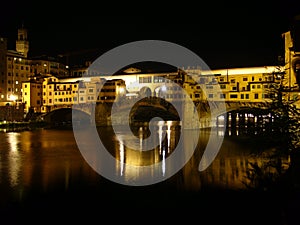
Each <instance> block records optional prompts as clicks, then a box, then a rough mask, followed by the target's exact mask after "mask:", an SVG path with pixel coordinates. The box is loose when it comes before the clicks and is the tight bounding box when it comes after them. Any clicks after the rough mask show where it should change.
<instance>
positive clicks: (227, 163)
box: [0, 123, 266, 201]
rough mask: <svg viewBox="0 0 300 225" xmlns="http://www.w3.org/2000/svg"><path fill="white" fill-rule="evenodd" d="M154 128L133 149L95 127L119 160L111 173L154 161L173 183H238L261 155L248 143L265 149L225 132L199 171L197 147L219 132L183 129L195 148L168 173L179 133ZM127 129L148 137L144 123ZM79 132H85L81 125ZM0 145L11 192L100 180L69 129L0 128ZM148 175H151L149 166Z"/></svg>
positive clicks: (1, 174)
mask: <svg viewBox="0 0 300 225" xmlns="http://www.w3.org/2000/svg"><path fill="white" fill-rule="evenodd" d="M154 131H155V134H154V135H153V137H152V138H154V139H156V140H157V143H159V145H158V146H157V147H156V148H154V149H152V150H148V151H139V150H135V149H130V148H129V147H128V146H127V145H126V142H128V134H126V133H122V132H121V131H120V133H118V135H119V136H118V138H117V137H116V134H114V131H113V129H112V128H109V127H102V128H101V129H100V128H99V137H100V138H101V140H102V141H103V143H104V145H105V147H106V149H107V151H108V152H109V153H110V154H111V156H113V157H114V158H115V159H116V160H117V161H118V162H119V163H115V164H114V165H113V166H114V171H116V173H117V174H116V175H117V176H119V177H122V178H123V179H132V178H134V177H139V176H144V174H143V171H141V170H137V169H134V167H128V166H127V165H132V166H136V167H138V168H140V167H143V166H147V165H152V164H155V163H159V164H158V165H159V169H158V170H157V171H159V176H161V177H164V178H166V180H165V182H166V183H167V184H169V185H171V186H172V187H174V188H176V189H180V190H194V191H195V190H196V191H200V190H202V189H203V188H207V187H222V188H228V189H243V188H245V185H244V184H243V182H246V177H245V174H246V171H247V169H248V166H249V165H248V162H249V161H252V162H253V161H257V162H260V161H261V160H262V159H261V158H259V157H254V156H251V155H250V153H251V152H252V150H253V148H256V149H257V150H261V151H265V150H266V147H264V146H263V145H261V146H259V145H256V146H252V145H250V144H247V142H242V141H241V139H240V138H242V137H241V136H236V135H233V136H225V138H224V141H223V143H222V146H221V148H220V151H219V152H218V154H217V156H216V158H215V159H214V160H213V162H212V163H211V164H210V165H209V166H208V168H207V169H206V170H204V171H201V172H200V171H199V170H198V166H199V162H200V160H201V159H203V160H206V159H205V158H203V152H204V151H205V148H206V146H207V143H208V140H209V137H210V135H211V134H212V133H213V134H214V135H216V136H220V137H223V135H224V132H223V131H222V130H221V131H220V130H218V129H207V130H201V132H200V134H199V136H197V137H193V135H192V131H191V132H190V133H189V132H184V135H183V137H182V143H181V144H182V146H183V147H182V148H183V149H188V148H191V147H193V146H194V143H197V145H196V150H195V151H194V153H193V155H192V157H191V158H189V157H188V156H185V155H183V158H182V161H183V162H184V161H185V160H187V159H189V160H187V163H186V164H185V165H184V167H183V168H182V169H181V170H179V171H178V172H177V173H176V174H175V175H174V176H171V177H169V175H170V174H168V171H171V170H172V169H174V164H176V163H178V162H172V161H168V160H169V159H170V156H171V155H172V154H173V151H174V149H175V148H176V146H178V144H179V143H180V140H181V139H180V135H182V134H181V133H180V129H178V128H177V127H176V126H174V124H173V125H172V124H168V123H164V124H161V125H159V126H158V127H157V128H156V129H154ZM133 133H134V134H135V135H136V136H137V137H139V138H137V139H136V141H138V142H142V145H144V144H145V142H147V141H149V140H147V139H146V137H148V136H149V129H147V128H146V127H142V128H137V129H136V130H134V131H133ZM82 134H83V135H84V134H85V130H82ZM191 137H192V139H191ZM186 140H188V141H186ZM90 141H91V140H90V139H89V137H86V143H85V144H86V145H87V146H88V145H89V142H90ZM0 147H1V151H0V182H1V190H2V191H3V190H5V192H6V193H12V195H15V193H17V195H18V196H19V193H23V194H22V196H23V195H26V193H27V192H31V191H32V190H39V191H42V192H45V193H48V192H51V191H53V190H65V191H68V190H70V189H72V188H76V185H78V184H80V185H82V186H85V185H101V183H102V182H104V180H105V179H103V177H102V176H100V175H99V174H98V173H97V172H96V171H95V170H93V167H91V165H89V164H88V163H87V162H86V160H85V159H84V157H83V156H82V155H81V152H80V151H79V149H78V146H77V144H76V141H75V139H74V135H73V131H72V130H47V129H39V130H35V131H22V132H9V133H5V132H0ZM184 157H186V158H184ZM95 163H98V162H97V161H95ZM151 176H153V177H155V176H157V174H155V171H154V170H153V171H152V172H151ZM167 178H168V179H167ZM99 182H100V183H99ZM116 185H117V184H116ZM1 194H2V195H3V193H1ZM8 196H9V195H8ZM2 201H4V200H2Z"/></svg>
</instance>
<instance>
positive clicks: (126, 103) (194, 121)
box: [44, 97, 267, 129]
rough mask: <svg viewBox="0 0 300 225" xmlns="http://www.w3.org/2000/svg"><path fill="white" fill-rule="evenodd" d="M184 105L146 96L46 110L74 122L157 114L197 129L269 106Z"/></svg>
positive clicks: (55, 118) (134, 119)
mask: <svg viewBox="0 0 300 225" xmlns="http://www.w3.org/2000/svg"><path fill="white" fill-rule="evenodd" d="M175 104H176V103H175ZM180 106H181V109H179V110H182V111H181V112H177V109H178V107H177V108H176V107H174V106H173V103H172V102H167V101H165V100H164V99H162V98H155V97H150V98H145V99H144V100H143V101H138V102H136V101H134V100H123V101H122V102H116V103H114V104H112V103H100V102H97V103H85V104H76V105H73V106H72V107H70V106H69V107H66V106H65V107H60V108H56V109H54V110H52V111H51V112H49V113H47V114H45V115H44V120H45V121H46V122H49V123H62V122H67V123H71V122H72V119H73V122H74V121H78V122H81V123H93V124H96V125H98V126H107V125H111V124H112V118H113V119H114V122H113V123H114V124H118V125H124V124H128V123H131V124H132V123H133V124H134V123H140V122H142V121H144V122H145V121H146V122H147V121H150V119H151V118H153V117H160V118H162V119H164V120H178V121H180V120H182V122H183V124H182V125H183V127H184V128H186V129H196V128H199V127H200V128H207V127H215V126H217V125H218V123H219V121H218V120H219V117H220V116H222V117H227V113H229V112H231V111H237V110H246V109H253V108H259V109H265V108H267V103H265V102H259V103H253V102H237V101H236V102H217V101H211V102H208V101H199V102H185V103H184V104H182V103H181V104H180ZM180 115H182V117H180Z"/></svg>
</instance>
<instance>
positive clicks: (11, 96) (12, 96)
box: [9, 95, 18, 101]
mask: <svg viewBox="0 0 300 225" xmlns="http://www.w3.org/2000/svg"><path fill="white" fill-rule="evenodd" d="M9 99H10V100H11V101H16V100H17V99H18V96H16V95H10V96H9Z"/></svg>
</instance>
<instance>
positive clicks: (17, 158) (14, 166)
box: [6, 132, 22, 187]
mask: <svg viewBox="0 0 300 225" xmlns="http://www.w3.org/2000/svg"><path fill="white" fill-rule="evenodd" d="M6 135H7V141H8V145H9V153H8V162H9V165H8V168H9V172H8V173H9V182H10V186H11V187H14V186H17V185H18V184H19V172H20V168H21V160H22V159H21V155H20V148H19V147H18V144H19V143H20V133H16V132H10V133H6Z"/></svg>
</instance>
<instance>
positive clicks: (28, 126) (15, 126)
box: [0, 121, 47, 131]
mask: <svg viewBox="0 0 300 225" xmlns="http://www.w3.org/2000/svg"><path fill="white" fill-rule="evenodd" d="M46 126H47V123H46V122H44V121H28V122H27V121H26V122H25V121H22V122H0V131H1V130H2V131H3V130H4V131H22V130H32V129H36V128H43V127H46Z"/></svg>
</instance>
